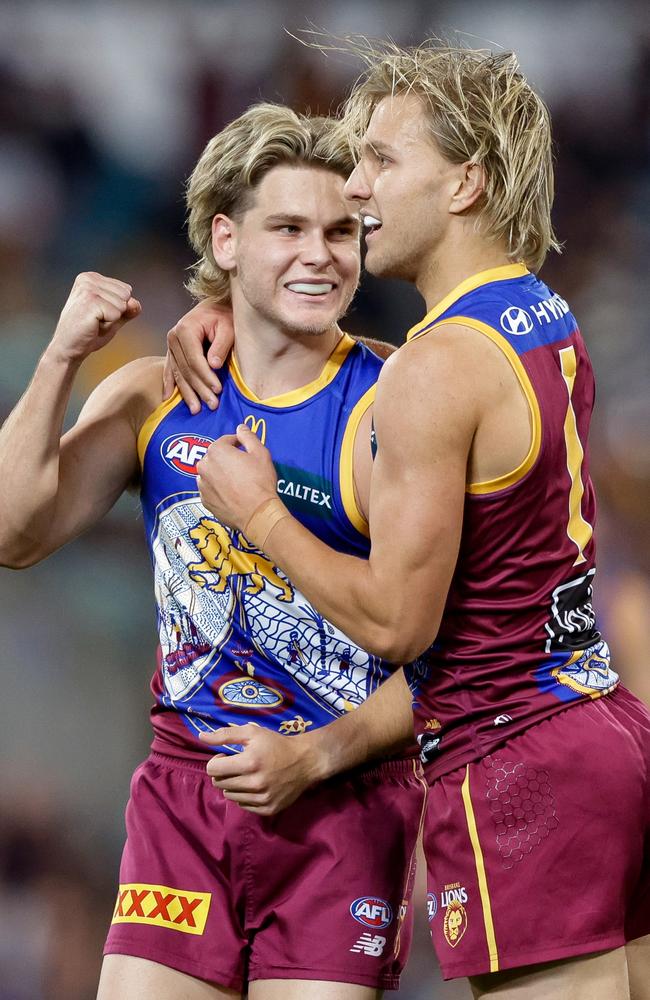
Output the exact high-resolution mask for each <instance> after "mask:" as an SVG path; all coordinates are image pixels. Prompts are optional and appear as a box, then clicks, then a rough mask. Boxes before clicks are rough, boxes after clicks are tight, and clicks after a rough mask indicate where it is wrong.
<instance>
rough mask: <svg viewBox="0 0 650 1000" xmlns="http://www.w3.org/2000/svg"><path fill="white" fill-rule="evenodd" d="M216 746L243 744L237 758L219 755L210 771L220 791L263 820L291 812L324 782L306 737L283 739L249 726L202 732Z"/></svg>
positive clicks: (236, 755)
mask: <svg viewBox="0 0 650 1000" xmlns="http://www.w3.org/2000/svg"><path fill="white" fill-rule="evenodd" d="M200 738H201V741H202V742H203V743H209V744H211V745H212V746H230V745H233V744H234V745H237V746H243V750H242V751H241V752H240V753H237V754H232V755H230V754H217V755H216V756H215V757H212V758H211V760H209V761H208V765H207V771H208V774H209V775H210V776H211V778H212V784H213V785H214V786H215V788H220V789H221V790H222V792H223V794H224V796H225V798H227V799H231V800H232V801H233V802H236V803H237V805H239V806H241V808H242V809H247V810H248V811H249V812H254V813H258V814H259V815H260V816H274V815H275V813H278V812H281V810H282V809H286V808H287V806H290V805H291V803H292V802H295V801H296V799H297V798H298V797H299V796H300V795H302V793H303V792H304V791H305V790H306V789H307V788H309V787H310V786H311V785H313V784H315V782H316V781H317V780H318V774H317V767H316V757H315V753H314V751H313V748H312V742H311V741H310V740H309V738H308V737H305V736H281V735H280V733H274V732H272V731H271V730H270V729H266V728H264V727H262V726H256V725H254V724H252V723H249V724H248V725H245V726H228V727H227V728H224V729H217V730H216V732H214V733H201V737H200Z"/></svg>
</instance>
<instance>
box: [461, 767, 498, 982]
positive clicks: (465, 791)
mask: <svg viewBox="0 0 650 1000" xmlns="http://www.w3.org/2000/svg"><path fill="white" fill-rule="evenodd" d="M461 792H462V796H463V805H464V806H465V817H466V819H467V829H468V831H469V839H470V841H471V844H472V850H473V851H474V861H475V863H476V874H477V876H478V889H479V893H480V896H481V906H482V907H483V923H484V925H485V938H486V941H487V946H488V954H489V956H490V972H498V971H499V953H498V951H497V939H496V937H495V934H494V924H493V922H492V907H491V905H490V893H489V892H488V885H487V876H486V874H485V862H484V860H483V851H482V850H481V842H480V840H479V838H478V830H477V829H476V817H475V816H474V806H473V805H472V796H471V794H470V790H469V764H468V765H467V768H466V770H465V778H464V780H463V785H462V789H461Z"/></svg>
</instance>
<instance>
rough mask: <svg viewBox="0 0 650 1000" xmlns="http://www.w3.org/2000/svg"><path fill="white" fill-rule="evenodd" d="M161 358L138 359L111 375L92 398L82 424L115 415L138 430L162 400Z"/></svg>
mask: <svg viewBox="0 0 650 1000" xmlns="http://www.w3.org/2000/svg"><path fill="white" fill-rule="evenodd" d="M164 366H165V359H164V358H162V357H151V358H136V359H135V361H129V362H128V364H126V365H123V367H122V368H118V369H117V371H114V372H112V374H110V375H108V376H107V377H106V378H105V379H104V380H103V381H102V382H100V384H99V385H98V386H97V388H96V389H94V390H93V392H92V393H91V395H90V396H89V398H88V400H87V402H86V404H85V405H84V407H83V410H82V411H81V416H80V418H79V420H80V421H85V420H95V419H98V418H101V417H105V416H110V415H115V416H118V415H120V416H123V417H126V418H127V419H128V420H129V422H130V423H131V424H132V425H133V427H134V429H135V430H136V431H137V430H139V429H140V427H141V426H142V424H143V423H144V422H145V420H146V419H147V417H148V416H149V414H150V413H152V412H153V411H154V410H155V409H156V407H158V406H159V405H160V403H161V402H162V399H163V389H162V381H163V369H164Z"/></svg>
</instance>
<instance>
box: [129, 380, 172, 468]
mask: <svg viewBox="0 0 650 1000" xmlns="http://www.w3.org/2000/svg"><path fill="white" fill-rule="evenodd" d="M182 398H183V397H182V396H181V394H180V392H179V391H178V389H174V391H173V393H172V394H171V396H170V397H169V399H165V400H163V402H162V403H161V404H160V406H157V407H156V409H155V410H154V411H153V413H150V414H149V416H148V417H147V419H146V420H145V422H144V423H143V425H142V427H141V428H140V433H139V434H138V458H139V459H140V468H143V467H144V456H145V452H146V450H147V445H148V444H149V442H150V441H151V438H152V437H153V433H154V431H155V429H156V427H157V426H158V424H159V423H160V422H161V420H164V418H165V417H166V416H167V414H168V413H171V411H172V410H173V409H174V407H175V406H178V404H179V403H180V402H182Z"/></svg>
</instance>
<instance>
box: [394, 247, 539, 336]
mask: <svg viewBox="0 0 650 1000" xmlns="http://www.w3.org/2000/svg"><path fill="white" fill-rule="evenodd" d="M529 273H530V272H529V270H528V268H527V267H526V265H525V264H503V265H501V267H491V268H490V269H489V270H487V271H479V272H478V274H473V275H472V276H471V278H465V280H464V281H461V283H460V285H456V287H455V288H454V289H452V291H451V292H449V295H445V297H444V299H441V300H440V302H438V304H437V305H435V306H434V307H433V309H431V310H430V312H428V313H427V314H426V316H425V317H424V319H421V320H420V322H419V323H416V324H415V326H414V327H411V329H410V330H409V332H408V333H407V334H406V339H407V340H411V339H412V338H413V337H417V335H418V333H423V332H424V330H426V329H427V328H428V327H430V326H431V325H432V324H433V323H435V321H436V320H437V319H438V317H439V316H442V314H443V313H445V312H447V310H448V309H449V307H450V306H452V305H453V304H454V302H456V301H457V300H458V299H460V298H462V296H463V295H467V293H468V292H473V291H474V289H475V288H480V287H481V285H489V284H491V282H493V281H509V280H511V279H512V278H523V276H524V275H525V274H529Z"/></svg>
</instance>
